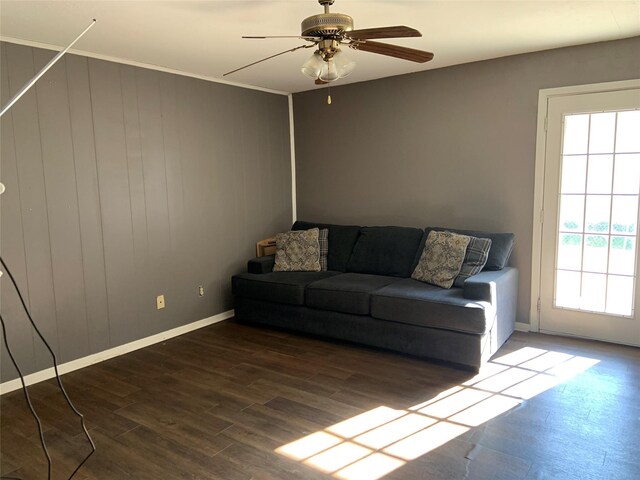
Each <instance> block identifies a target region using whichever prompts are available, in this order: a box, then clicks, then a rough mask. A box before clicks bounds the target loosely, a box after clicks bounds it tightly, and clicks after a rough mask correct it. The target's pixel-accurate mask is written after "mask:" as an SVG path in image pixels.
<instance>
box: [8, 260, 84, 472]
mask: <svg viewBox="0 0 640 480" xmlns="http://www.w3.org/2000/svg"><path fill="white" fill-rule="evenodd" d="M0 263H1V264H2V266H3V267H4V270H5V272H7V275H8V276H9V278H10V279H11V283H12V284H13V287H14V288H15V289H16V293H17V294H18V298H19V299H20V302H21V303H22V308H23V309H24V311H25V313H26V314H27V317H28V318H29V322H30V323H31V326H32V327H33V329H34V330H35V332H36V333H37V334H38V337H40V340H42V343H43V344H44V345H45V347H47V350H49V353H50V354H51V358H52V359H53V369H54V371H55V376H56V381H57V382H58V387H59V388H60V391H61V392H62V395H63V396H64V398H65V400H66V402H67V404H68V405H69V408H71V410H72V411H73V413H74V414H75V415H76V416H78V417H79V418H80V425H81V426H82V430H83V431H84V435H85V437H86V438H87V440H88V441H89V444H90V445H91V452H89V454H88V455H87V456H86V457H85V458H84V460H82V461H81V462H80V464H79V465H78V466H77V467H76V469H75V470H74V471H73V472H72V473H71V475H70V476H69V478H68V480H71V479H72V478H73V477H74V476H75V474H76V473H78V470H80V468H81V467H82V466H83V465H84V464H85V462H86V461H87V460H89V457H91V455H93V454H94V453H95V451H96V445H95V443H93V439H92V438H91V435H89V431H88V430H87V426H86V425H85V423H84V416H83V415H82V414H81V413H80V412H79V411H78V410H77V409H76V407H75V406H74V405H73V402H72V401H71V399H70V398H69V395H67V391H66V390H65V388H64V385H63V384H62V379H61V378H60V373H59V372H58V359H57V358H56V354H55V353H53V349H52V348H51V346H50V345H49V343H48V342H47V341H46V340H45V338H44V336H43V335H42V333H41V332H40V329H39V328H38V326H37V325H36V323H35V322H34V321H33V318H32V317H31V313H29V309H28V308H27V304H26V303H25V301H24V298H23V297H22V293H21V292H20V288H19V287H18V284H17V283H16V280H15V278H14V277H13V275H12V273H11V270H9V267H8V266H7V264H6V263H5V262H4V260H3V259H2V257H0ZM0 320H1V321H2V336H3V337H4V344H5V346H6V348H7V353H8V354H9V357H10V358H11V361H12V362H13V365H14V367H16V370H17V371H18V375H19V376H20V382H21V383H22V391H23V392H24V395H25V398H26V399H27V403H28V405H29V409H30V410H31V414H32V415H33V418H34V419H35V420H36V422H37V424H38V432H39V434H40V442H41V444H42V449H43V450H44V453H45V455H46V456H47V463H48V472H49V473H48V477H47V478H48V480H51V457H50V456H49V451H48V450H47V445H46V442H45V440H44V434H43V432H42V424H41V422H40V418H39V417H38V414H37V413H36V411H35V410H34V408H33V405H32V403H31V399H30V398H29V392H28V390H27V386H26V384H25V382H24V377H23V375H22V373H21V371H20V369H19V368H18V364H17V362H16V360H15V358H14V356H13V354H12V353H11V350H10V349H9V342H8V340H7V332H6V328H5V324H4V319H3V318H2V316H1V315H0Z"/></svg>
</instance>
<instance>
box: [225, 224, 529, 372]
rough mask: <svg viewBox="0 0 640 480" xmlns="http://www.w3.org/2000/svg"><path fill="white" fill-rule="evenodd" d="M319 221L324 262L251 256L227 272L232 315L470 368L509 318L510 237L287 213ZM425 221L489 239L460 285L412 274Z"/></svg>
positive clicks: (512, 298) (489, 350)
mask: <svg viewBox="0 0 640 480" xmlns="http://www.w3.org/2000/svg"><path fill="white" fill-rule="evenodd" d="M314 227H318V228H327V229H328V240H329V241H328V254H327V264H328V267H327V270H326V271H319V272H273V271H272V269H273V265H274V256H273V255H271V256H266V257H260V258H255V259H252V260H250V261H249V263H248V272H247V273H241V274H239V275H235V276H234V277H233V278H232V289H233V294H234V296H235V316H236V319H237V320H239V321H241V322H249V323H257V324H265V325H272V326H276V327H281V328H286V329H289V330H294V331H299V332H305V333H309V334H314V335H320V336H323V337H329V338H335V339H340V340H346V341H350V342H356V343H360V344H365V345H370V346H374V347H379V348H384V349H389V350H394V351H397V352H402V353H405V354H410V355H415V356H419V357H424V358H429V359H433V360H438V361H442V362H446V363H450V364H454V365H456V366H458V367H462V368H465V369H469V370H473V371H477V370H478V369H479V368H480V366H481V365H482V364H483V362H485V361H486V360H488V359H489V358H490V357H491V356H492V355H493V354H494V353H495V352H496V351H497V349H498V348H499V347H500V346H501V345H502V344H503V343H504V342H505V341H506V340H507V339H508V338H509V336H510V335H511V334H512V332H513V331H514V327H515V312H516V301H517V290H518V271H517V269H515V268H512V267H509V266H507V262H508V259H509V255H510V253H511V250H512V246H513V241H514V236H513V234H509V233H490V232H478V231H470V230H456V229H445V228H441V227H434V228H432V227H427V228H426V229H424V230H422V229H418V228H408V227H394V226H388V227H360V226H355V225H331V224H321V223H312V222H303V221H298V222H296V223H295V224H294V225H293V227H292V230H307V229H311V228H314ZM431 230H437V231H443V230H450V231H453V232H456V233H461V234H466V235H472V236H476V237H482V238H490V239H491V240H492V243H491V249H490V251H489V256H488V260H487V263H486V265H485V266H484V268H483V270H482V271H481V272H480V273H478V274H477V275H474V276H472V277H470V278H468V279H467V280H466V281H465V282H464V285H463V286H462V287H461V288H455V287H454V288H450V289H444V288H440V287H437V286H434V285H430V284H427V283H423V282H419V281H417V280H414V279H412V278H411V273H412V271H413V270H414V268H415V266H416V265H417V263H418V260H419V258H420V255H421V253H422V250H423V249H424V244H425V240H426V237H427V235H428V233H429V231H431Z"/></svg>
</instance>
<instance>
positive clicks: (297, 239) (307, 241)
mask: <svg viewBox="0 0 640 480" xmlns="http://www.w3.org/2000/svg"><path fill="white" fill-rule="evenodd" d="M319 233H320V231H319V230H318V229H317V228H312V229H311V230H299V231H291V232H285V233H278V234H277V235H276V261H275V265H274V266H273V271H274V272H319V271H320V243H319V242H318V236H319Z"/></svg>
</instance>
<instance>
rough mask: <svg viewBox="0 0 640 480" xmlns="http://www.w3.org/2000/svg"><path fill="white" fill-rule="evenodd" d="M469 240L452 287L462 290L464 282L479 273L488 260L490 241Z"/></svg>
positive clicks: (484, 239) (488, 239)
mask: <svg viewBox="0 0 640 480" xmlns="http://www.w3.org/2000/svg"><path fill="white" fill-rule="evenodd" d="M469 238H470V239H471V240H470V241H469V245H468V246H467V253H466V254H465V256H464V261H463V262H462V268H460V273H459V274H458V276H457V277H456V280H455V281H454V282H453V286H454V287H460V288H462V287H463V286H464V281H465V280H466V279H467V278H469V277H472V276H473V275H475V274H476V273H480V271H481V270H482V268H483V267H484V266H485V264H486V263H487V259H488V258H489V250H490V249H491V239H490V238H476V237H469Z"/></svg>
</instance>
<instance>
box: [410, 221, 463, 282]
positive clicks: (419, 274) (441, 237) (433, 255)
mask: <svg viewBox="0 0 640 480" xmlns="http://www.w3.org/2000/svg"><path fill="white" fill-rule="evenodd" d="M469 240H471V238H470V237H468V236H466V235H458V234H457V233H451V232H436V231H431V232H430V233H429V236H428V237H427V241H426V243H425V245H424V250H423V251H422V255H421V256H420V260H419V261H418V266H417V267H416V269H415V270H414V271H413V273H412V274H411V278H413V279H414V280H419V281H421V282H426V283H431V284H432V285H437V286H438V287H442V288H451V286H452V285H453V281H454V280H455V279H456V277H457V276H458V274H459V273H460V268H461V267H462V262H463V261H464V255H465V252H466V251H467V245H469Z"/></svg>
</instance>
